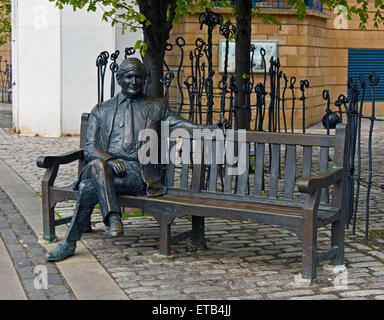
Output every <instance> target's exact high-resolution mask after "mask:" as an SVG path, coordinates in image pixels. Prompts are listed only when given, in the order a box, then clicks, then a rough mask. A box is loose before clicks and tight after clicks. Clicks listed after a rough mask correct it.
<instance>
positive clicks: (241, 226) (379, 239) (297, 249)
mask: <svg viewBox="0 0 384 320" xmlns="http://www.w3.org/2000/svg"><path fill="white" fill-rule="evenodd" d="M10 114H11V109H10V106H9V105H5V104H0V268H1V270H2V273H0V300H108V299H109V300H205V299H215V300H351V299H357V300H384V206H383V204H384V197H383V190H381V189H380V188H373V189H372V192H371V197H370V201H369V204H370V217H369V218H370V233H369V238H368V240H364V235H365V234H364V232H365V231H364V230H365V221H366V218H365V204H366V198H365V197H366V188H364V187H363V186H362V187H361V190H362V191H361V196H360V199H359V207H358V215H357V225H356V232H355V234H353V233H352V230H351V227H349V229H347V232H346V248H345V258H346V264H345V267H346V268H344V269H340V270H336V269H335V268H330V267H329V265H328V264H327V263H322V264H321V265H320V266H319V267H318V269H317V271H318V279H317V280H316V282H315V283H314V284H312V285H311V286H303V285H300V284H298V283H296V282H295V281H294V278H295V275H296V274H298V273H299V272H300V271H301V242H300V240H299V239H298V238H297V237H296V236H295V234H293V233H292V232H289V231H287V230H285V229H283V228H280V227H278V226H271V225H263V224H256V223H248V222H244V221H243V222H239V221H232V220H226V219H215V218H208V219H206V239H207V246H208V250H203V251H200V250H199V251H197V252H194V251H192V252H191V250H188V248H190V247H189V246H188V242H187V241H183V242H180V243H178V244H175V245H173V246H172V249H173V255H172V259H167V260H162V259H160V260H159V259H156V253H157V252H158V235H159V228H158V224H157V222H156V221H155V220H154V219H153V218H152V217H151V216H145V215H144V216H141V215H137V214H134V211H133V210H127V212H128V214H127V217H126V218H125V219H124V221H123V223H124V228H125V234H124V236H121V237H118V238H112V239H111V238H108V237H107V236H106V227H105V226H104V224H103V223H102V220H101V216H100V212H98V210H97V209H95V211H94V214H93V215H92V225H93V229H94V231H93V232H92V233H88V234H85V235H84V236H83V238H82V240H81V241H80V242H79V243H78V247H77V249H76V254H75V255H74V256H72V257H70V258H68V259H67V260H65V261H62V262H58V263H48V262H46V261H45V259H44V254H45V252H46V251H47V250H49V249H50V248H52V247H53V246H56V244H57V243H47V242H46V241H44V240H42V219H41V196H40V195H41V189H40V184H41V180H42V176H43V175H44V170H43V169H40V168H38V167H37V166H36V164H35V161H36V158H37V157H38V156H39V155H42V154H45V155H48V154H60V153H64V152H66V151H70V150H73V149H76V148H77V147H78V145H79V137H59V138H44V137H39V136H34V137H28V136H22V135H17V134H13V133H12V132H11V129H10V127H11V123H10V121H11V120H10V119H11V117H10ZM368 125H369V123H368V121H365V122H364V123H363V133H364V134H363V139H366V137H367V132H368ZM308 131H309V132H324V130H323V129H321V127H320V126H319V125H316V126H314V127H313V128H310V129H309V130H308ZM382 138H384V122H377V123H376V124H375V130H374V144H373V153H374V162H373V168H374V183H376V184H381V183H382V182H383V175H384V172H383V170H382V166H381V162H382V159H384V150H383V148H381V146H380V143H379V142H380V140H381V139H382ZM363 148H366V144H363ZM362 152H363V154H364V150H362ZM362 163H363V164H364V165H365V164H366V163H367V159H366V156H363V159H362ZM365 172H366V171H363V173H365ZM75 177H76V168H75V167H72V166H71V165H64V166H63V167H62V168H60V171H59V175H58V178H57V183H56V184H57V185H68V184H69V183H72V182H73V181H74V180H75ZM73 207H74V202H73V201H68V202H63V203H60V204H58V206H57V207H56V211H57V214H58V215H60V216H62V217H64V216H68V215H71V214H72V212H73ZM66 228H67V227H66V226H65V225H64V226H60V227H58V228H57V235H58V237H59V239H60V240H61V239H63V236H64V235H65V231H66ZM189 228H190V220H189V219H188V218H182V219H176V220H175V222H174V225H173V226H172V231H173V232H174V233H178V232H182V231H185V230H188V229H189ZM318 241H319V248H323V247H326V246H329V243H330V230H329V228H322V229H321V230H320V231H319V234H318Z"/></svg>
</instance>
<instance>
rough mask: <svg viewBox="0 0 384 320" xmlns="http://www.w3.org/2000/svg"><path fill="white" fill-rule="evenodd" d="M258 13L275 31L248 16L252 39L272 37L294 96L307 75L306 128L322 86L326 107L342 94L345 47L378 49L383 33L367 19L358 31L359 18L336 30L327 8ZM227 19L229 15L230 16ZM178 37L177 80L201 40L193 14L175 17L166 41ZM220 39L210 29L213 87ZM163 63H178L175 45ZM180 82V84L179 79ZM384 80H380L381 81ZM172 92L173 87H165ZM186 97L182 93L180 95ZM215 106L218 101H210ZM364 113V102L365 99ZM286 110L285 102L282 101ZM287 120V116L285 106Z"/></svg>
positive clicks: (380, 105)
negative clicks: (181, 48) (178, 19)
mask: <svg viewBox="0 0 384 320" xmlns="http://www.w3.org/2000/svg"><path fill="white" fill-rule="evenodd" d="M369 8H370V17H372V12H373V9H374V6H373V3H372V4H370V7H369ZM215 12H218V13H222V14H227V13H228V11H225V10H224V9H216V10H215ZM263 12H266V13H269V14H271V15H273V16H275V17H276V18H277V19H278V20H279V21H280V22H281V23H282V26H281V29H279V27H278V26H277V25H272V24H269V25H265V24H262V23H261V18H253V25H252V39H265V40H277V41H278V49H277V51H278V57H279V59H280V63H281V70H282V71H283V72H284V73H286V75H287V77H291V76H296V78H297V82H296V87H297V92H296V93H295V95H296V97H300V96H301V93H300V91H299V82H300V80H304V79H308V80H309V83H310V87H309V88H308V89H307V90H306V96H307V101H306V106H307V110H306V126H307V127H308V126H310V125H312V124H315V123H318V122H319V121H321V119H322V117H323V115H324V112H325V108H326V103H325V101H324V100H323V98H322V92H323V90H324V89H328V90H329V91H330V94H331V107H334V106H333V103H334V101H335V100H336V99H337V97H338V96H339V95H340V94H347V78H348V49H349V48H383V49H384V41H383V39H384V31H383V28H382V27H380V28H379V29H375V28H374V27H373V22H370V23H368V24H367V29H366V30H364V31H362V30H360V29H359V19H358V18H357V17H354V18H353V20H351V21H348V29H336V28H335V25H334V21H335V17H336V14H334V13H331V12H330V11H328V10H324V12H318V11H314V10H308V12H307V16H306V18H304V20H302V21H299V20H298V19H297V15H296V10H294V9H264V10H263ZM231 20H232V22H233V23H235V19H234V18H233V17H232V19H231ZM180 35H181V36H183V37H184V38H185V40H186V45H185V46H184V50H185V58H184V64H183V69H184V74H183V77H184V78H183V79H185V77H186V76H188V74H189V73H190V72H189V68H190V62H189V59H188V57H189V52H190V51H191V50H193V48H194V42H195V40H196V38H197V37H201V38H203V39H204V40H205V41H207V28H206V27H205V26H203V29H202V30H200V24H199V22H198V15H195V16H190V17H187V18H184V19H182V20H181V22H180V24H178V25H176V26H175V27H174V29H173V31H172V36H171V39H170V41H169V42H170V43H171V44H174V43H175V39H176V38H177V37H178V36H180ZM219 39H222V37H221V36H220V35H219V33H218V28H216V29H215V30H214V36H213V64H214V66H213V67H214V70H216V73H215V77H214V84H215V86H216V87H217V83H218V81H220V79H221V73H219V72H218V71H219V69H218V61H219V55H218V52H219V50H218V43H219ZM166 61H167V63H168V65H169V66H170V67H171V68H177V65H178V63H179V50H178V48H177V47H176V46H174V49H173V50H172V51H171V52H169V53H168V55H167V60H166ZM183 81H184V80H182V81H181V82H183ZM382 81H384V79H382V80H381V82H382ZM258 82H262V76H261V75H258V76H256V83H258ZM172 92H175V90H173V91H171V94H172ZM184 96H185V97H187V95H186V94H184ZM215 105H216V106H218V105H219V103H215ZM299 106H301V104H300V102H296V108H295V115H294V119H295V124H294V126H295V128H298V127H301V126H302V111H301V109H300V108H299ZM366 106H367V109H366V110H367V114H368V112H369V106H370V103H366ZM376 106H377V115H384V102H376ZM288 109H289V105H288ZM287 115H288V118H290V114H289V110H288V113H287Z"/></svg>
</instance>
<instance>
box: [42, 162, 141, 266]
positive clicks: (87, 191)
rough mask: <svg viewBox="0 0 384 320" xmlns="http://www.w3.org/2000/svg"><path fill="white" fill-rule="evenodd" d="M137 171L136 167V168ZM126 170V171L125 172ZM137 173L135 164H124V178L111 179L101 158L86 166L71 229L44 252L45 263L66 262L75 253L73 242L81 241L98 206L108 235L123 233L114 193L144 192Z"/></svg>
mask: <svg viewBox="0 0 384 320" xmlns="http://www.w3.org/2000/svg"><path fill="white" fill-rule="evenodd" d="M137 168H138V169H140V167H139V166H137ZM128 169H129V170H128ZM140 181H142V179H141V174H140V171H139V170H136V165H135V164H134V163H131V162H128V163H127V175H126V176H125V177H123V178H117V177H114V176H113V172H112V170H111V169H110V168H109V167H108V165H107V163H106V161H105V160H103V159H97V160H94V161H92V162H90V163H89V164H87V165H86V166H85V167H84V169H83V171H82V173H81V180H80V183H79V184H78V193H77V202H76V207H75V211H74V215H73V217H72V220H71V223H70V226H69V228H68V230H67V233H66V235H65V238H64V241H63V242H62V243H60V244H59V245H58V246H57V247H56V248H54V249H52V250H51V251H50V252H48V253H47V255H46V259H47V260H48V261H59V260H63V259H66V258H67V257H69V256H71V255H73V254H74V252H75V248H76V241H78V240H80V239H81V236H82V234H83V231H84V227H85V225H86V223H87V221H88V220H89V216H90V215H91V214H92V211H93V209H94V206H95V205H96V204H97V203H99V205H100V209H101V212H102V215H103V221H104V223H105V224H106V225H107V226H108V227H109V230H108V233H109V235H110V236H118V235H121V234H123V233H124V230H123V224H122V221H121V211H120V206H119V203H118V199H117V193H116V192H118V193H120V192H121V193H123V192H124V193H129V194H132V193H142V192H143V190H145V187H144V182H142V183H141V184H140V183H139V182H140Z"/></svg>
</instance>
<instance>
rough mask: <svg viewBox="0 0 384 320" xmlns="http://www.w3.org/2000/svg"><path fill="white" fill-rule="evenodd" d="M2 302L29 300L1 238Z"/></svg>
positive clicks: (0, 275) (0, 277)
mask: <svg viewBox="0 0 384 320" xmlns="http://www.w3.org/2000/svg"><path fill="white" fill-rule="evenodd" d="M0 270H1V272H0V283H1V288H3V289H1V290H0V300H27V296H26V294H25V292H24V289H23V285H22V284H21V281H20V279H19V277H18V275H17V272H16V270H15V267H14V265H13V262H12V259H11V257H10V256H9V254H8V252H7V249H6V248H5V245H4V243H3V240H2V239H1V238H0Z"/></svg>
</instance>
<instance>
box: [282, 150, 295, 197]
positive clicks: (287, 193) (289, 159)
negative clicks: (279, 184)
mask: <svg viewBox="0 0 384 320" xmlns="http://www.w3.org/2000/svg"><path fill="white" fill-rule="evenodd" d="M284 176H285V177H284V180H285V186H284V198H285V199H293V193H294V191H295V181H296V146H295V145H287V146H286V156H285V171H284Z"/></svg>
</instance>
